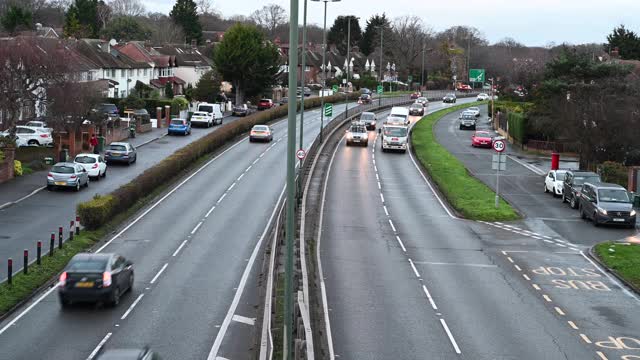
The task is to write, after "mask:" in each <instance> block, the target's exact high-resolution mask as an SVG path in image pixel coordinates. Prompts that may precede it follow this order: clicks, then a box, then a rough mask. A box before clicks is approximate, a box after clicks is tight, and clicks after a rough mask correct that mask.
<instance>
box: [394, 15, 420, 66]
mask: <svg viewBox="0 0 640 360" xmlns="http://www.w3.org/2000/svg"><path fill="white" fill-rule="evenodd" d="M428 37H429V34H428V33H427V31H426V30H425V28H424V24H423V22H422V19H421V18H419V17H417V16H403V17H399V18H397V19H395V20H394V22H393V38H392V39H391V41H390V42H389V48H390V49H391V50H392V52H393V54H394V60H395V63H396V68H397V69H398V70H399V72H400V73H401V74H402V75H403V77H404V76H406V75H408V74H413V73H417V71H419V70H420V67H421V65H422V64H421V62H420V61H418V60H421V57H420V56H421V55H422V49H423V48H425V44H426V41H427V38H428Z"/></svg>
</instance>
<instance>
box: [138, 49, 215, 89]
mask: <svg viewBox="0 0 640 360" xmlns="http://www.w3.org/2000/svg"><path fill="white" fill-rule="evenodd" d="M147 49H149V50H150V51H155V52H157V53H158V54H161V55H164V56H169V57H170V58H171V60H172V61H173V64H174V69H173V76H175V78H176V79H179V80H182V81H183V82H184V83H183V85H186V86H189V85H191V86H195V85H196V83H197V82H198V80H200V78H201V77H202V75H204V74H205V73H206V72H207V71H210V70H211V69H213V60H211V59H210V58H208V57H206V56H205V55H204V54H203V51H204V48H199V47H197V46H195V44H192V45H190V46H189V45H162V46H153V47H151V48H147Z"/></svg>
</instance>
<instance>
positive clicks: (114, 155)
mask: <svg viewBox="0 0 640 360" xmlns="http://www.w3.org/2000/svg"><path fill="white" fill-rule="evenodd" d="M111 156H113V157H120V154H114V153H112V154H111Z"/></svg>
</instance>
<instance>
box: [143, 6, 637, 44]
mask: <svg viewBox="0 0 640 360" xmlns="http://www.w3.org/2000/svg"><path fill="white" fill-rule="evenodd" d="M142 1H143V3H144V4H145V5H146V7H147V10H149V11H159V12H164V13H169V11H170V10H171V8H172V7H173V4H174V3H175V0H142ZM268 3H276V4H279V5H281V6H282V7H284V8H285V9H286V10H287V12H288V11H289V1H288V0H266V1H264V2H263V1H249V0H236V1H228V0H225V1H222V0H220V1H216V0H214V7H215V8H216V10H217V11H218V12H220V13H221V14H222V15H223V16H225V17H229V16H231V15H235V14H238V15H245V16H248V15H249V14H251V12H253V11H254V10H256V9H257V8H258V7H260V6H262V5H264V4H268ZM302 3H303V0H300V13H301V14H302ZM323 7H324V4H323V3H322V2H311V1H309V3H308V9H309V10H308V13H309V15H308V16H309V20H308V21H309V22H310V23H315V24H318V25H320V26H322V21H323V17H322V16H323ZM383 12H385V13H387V15H388V16H389V17H390V18H392V19H393V18H396V17H399V16H405V15H417V16H420V17H421V18H422V19H423V21H424V22H425V24H426V25H427V26H429V27H430V28H432V29H433V30H436V31H440V30H443V29H446V28H448V27H450V26H454V25H470V26H475V27H476V28H478V29H479V30H480V31H481V32H482V33H483V34H484V35H485V37H486V38H487V39H488V40H489V41H490V42H497V41H499V40H501V39H502V38H504V37H512V38H514V39H516V40H518V41H520V42H522V43H524V44H526V45H529V46H536V45H539V46H544V45H546V44H548V43H549V42H555V43H557V44H560V43H563V42H567V43H571V44H581V43H589V42H598V43H602V42H606V36H607V34H609V33H610V32H611V30H612V29H613V28H614V27H615V26H617V25H619V24H625V25H626V26H627V28H630V29H632V30H634V31H636V32H640V22H639V21H637V16H638V14H639V13H640V0H607V1H602V0H482V1H471V0H466V1H465V0H457V1H454V2H451V1H446V0H430V1H422V0H393V1H389V0H357V1H356V0H342V1H341V2H337V3H331V2H330V3H329V4H328V11H327V28H328V27H330V26H331V24H333V20H334V19H335V17H336V16H338V15H349V14H355V15H356V16H359V17H360V26H361V27H363V28H364V25H365V21H366V19H368V18H369V17H370V16H371V15H373V14H376V13H383ZM300 23H302V16H300Z"/></svg>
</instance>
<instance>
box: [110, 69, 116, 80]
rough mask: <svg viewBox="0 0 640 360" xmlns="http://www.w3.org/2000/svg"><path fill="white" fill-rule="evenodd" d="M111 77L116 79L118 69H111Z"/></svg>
mask: <svg viewBox="0 0 640 360" xmlns="http://www.w3.org/2000/svg"><path fill="white" fill-rule="evenodd" d="M111 77H112V78H114V79H115V78H116V69H111Z"/></svg>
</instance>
